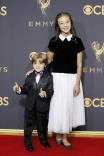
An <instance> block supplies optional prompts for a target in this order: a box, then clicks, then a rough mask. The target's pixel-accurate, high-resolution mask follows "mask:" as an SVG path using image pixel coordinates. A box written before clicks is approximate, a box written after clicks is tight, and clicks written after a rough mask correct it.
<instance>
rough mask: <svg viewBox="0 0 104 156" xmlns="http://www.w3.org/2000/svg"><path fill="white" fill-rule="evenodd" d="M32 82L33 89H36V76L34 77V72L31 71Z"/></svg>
mask: <svg viewBox="0 0 104 156" xmlns="http://www.w3.org/2000/svg"><path fill="white" fill-rule="evenodd" d="M32 82H33V86H34V88H35V89H36V75H35V71H33V77H32Z"/></svg>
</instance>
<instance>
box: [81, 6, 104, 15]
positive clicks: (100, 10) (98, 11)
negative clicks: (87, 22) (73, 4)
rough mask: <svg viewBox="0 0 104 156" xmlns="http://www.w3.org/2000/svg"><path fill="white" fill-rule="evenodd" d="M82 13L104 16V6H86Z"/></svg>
mask: <svg viewBox="0 0 104 156" xmlns="http://www.w3.org/2000/svg"><path fill="white" fill-rule="evenodd" d="M83 12H84V14H86V15H91V14H92V13H94V14H95V15H104V5H96V6H94V7H92V6H91V5H86V6H84V8H83Z"/></svg>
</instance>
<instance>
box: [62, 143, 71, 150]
mask: <svg viewBox="0 0 104 156" xmlns="http://www.w3.org/2000/svg"><path fill="white" fill-rule="evenodd" d="M62 143H63V142H62ZM63 145H64V146H65V148H66V149H72V145H65V144H64V143H63Z"/></svg>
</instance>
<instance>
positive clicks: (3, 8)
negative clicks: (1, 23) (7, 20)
mask: <svg viewBox="0 0 104 156" xmlns="http://www.w3.org/2000/svg"><path fill="white" fill-rule="evenodd" d="M6 8H7V7H6V6H2V7H1V10H0V15H2V16H5V15H6V14H7V11H6Z"/></svg>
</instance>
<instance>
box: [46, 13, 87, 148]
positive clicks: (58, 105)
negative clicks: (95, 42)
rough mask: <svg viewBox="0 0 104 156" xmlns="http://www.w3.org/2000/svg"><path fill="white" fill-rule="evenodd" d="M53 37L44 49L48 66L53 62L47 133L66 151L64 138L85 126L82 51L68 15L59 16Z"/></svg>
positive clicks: (67, 144)
mask: <svg viewBox="0 0 104 156" xmlns="http://www.w3.org/2000/svg"><path fill="white" fill-rule="evenodd" d="M55 33H56V36H55V37H53V38H52V39H51V40H50V42H49V45H48V48H49V52H48V63H50V62H51V61H52V60H53V63H54V67H53V71H52V75H53V84H54V95H53V96H52V99H51V103H50V112H49V123H48V131H52V132H55V133H57V134H56V144H57V145H58V146H59V145H61V144H63V145H64V146H65V147H66V148H67V149H71V148H72V145H71V144H70V143H69V142H68V140H67V134H68V133H69V131H72V128H75V127H77V126H80V125H85V111H84V99H83V90H82V84H81V80H80V79H81V73H82V50H84V45H83V43H82V41H81V39H80V38H78V37H77V36H76V35H75V29H74V24H73V21H72V19H71V16H70V14H68V13H66V12H61V13H59V14H58V15H57V16H56V19H55Z"/></svg>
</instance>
